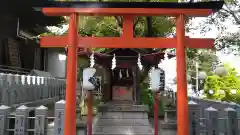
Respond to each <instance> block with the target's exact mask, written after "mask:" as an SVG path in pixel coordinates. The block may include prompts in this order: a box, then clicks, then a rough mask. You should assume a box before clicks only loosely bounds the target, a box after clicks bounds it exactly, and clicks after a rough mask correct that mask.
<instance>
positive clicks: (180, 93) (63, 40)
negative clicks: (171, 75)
mask: <svg viewBox="0 0 240 135" xmlns="http://www.w3.org/2000/svg"><path fill="white" fill-rule="evenodd" d="M223 4H224V2H223V1H213V2H197V3H168V2H165V3H159V2H154V3H146V2H145V3H141V2H130V3H124V2H115V3H113V2H102V3H98V2H53V3H52V5H45V7H44V8H43V9H42V12H43V13H44V14H46V15H49V16H70V21H69V30H68V35H67V36H46V37H41V38H40V44H41V47H66V46H68V55H67V58H68V60H67V89H66V113H65V115H66V116H65V128H64V134H65V135H75V134H76V71H77V48H98V47H99V48H100V47H101V48H176V58H177V126H178V127H177V134H178V135H188V134H189V128H188V126H189V124H188V123H189V122H188V97H187V81H186V80H187V78H186V53H185V49H186V48H213V44H214V40H213V39H199V38H192V39H191V38H189V37H186V36H185V26H184V18H185V16H194V17H199V16H201V17H203V16H208V15H210V14H212V13H213V12H214V10H219V9H221V8H222V6H223ZM78 15H91V16H92V15H100V16H123V35H122V36H121V37H81V36H79V35H78V27H77V25H78ZM160 15H164V16H174V17H176V37H174V38H163V37H158V38H146V37H138V38H136V37H134V35H133V33H134V32H133V19H134V16H160ZM89 126H90V125H89ZM89 128H91V126H90V127H89ZM90 135H91V133H90Z"/></svg>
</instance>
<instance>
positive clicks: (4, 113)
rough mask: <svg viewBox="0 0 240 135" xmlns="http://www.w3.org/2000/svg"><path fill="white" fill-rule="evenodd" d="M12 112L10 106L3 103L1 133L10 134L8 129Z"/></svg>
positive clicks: (0, 110) (0, 108) (2, 134)
mask: <svg viewBox="0 0 240 135" xmlns="http://www.w3.org/2000/svg"><path fill="white" fill-rule="evenodd" d="M9 113H10V107H8V106H5V105H1V106H0V135H8V134H9V132H8V131H7V130H6V128H8V124H9V123H8V119H7V117H8V115H9Z"/></svg>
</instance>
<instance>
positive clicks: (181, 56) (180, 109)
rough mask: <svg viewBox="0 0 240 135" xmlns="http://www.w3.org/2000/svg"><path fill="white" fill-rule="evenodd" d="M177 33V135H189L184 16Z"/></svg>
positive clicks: (178, 21)
mask: <svg viewBox="0 0 240 135" xmlns="http://www.w3.org/2000/svg"><path fill="white" fill-rule="evenodd" d="M176 27H177V28H176V31H177V47H176V59H177V126H178V128H177V134H178V135H189V127H188V126H189V124H188V123H189V121H188V97H187V76H186V52H185V51H186V50H185V39H184V37H185V36H184V35H185V29H184V15H179V16H178V17H177V21H176Z"/></svg>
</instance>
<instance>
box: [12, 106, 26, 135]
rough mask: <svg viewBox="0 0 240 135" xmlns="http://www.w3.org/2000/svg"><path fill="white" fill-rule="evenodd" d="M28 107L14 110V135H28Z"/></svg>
mask: <svg viewBox="0 0 240 135" xmlns="http://www.w3.org/2000/svg"><path fill="white" fill-rule="evenodd" d="M28 114H29V112H28V107H27V106H24V105H22V106H20V107H18V108H17V109H16V118H15V132H14V134H15V135H28V132H27V128H28Z"/></svg>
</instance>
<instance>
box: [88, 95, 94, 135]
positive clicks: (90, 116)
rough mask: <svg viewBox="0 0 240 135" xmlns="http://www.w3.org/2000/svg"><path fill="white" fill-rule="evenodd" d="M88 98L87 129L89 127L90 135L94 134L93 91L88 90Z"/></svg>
mask: <svg viewBox="0 0 240 135" xmlns="http://www.w3.org/2000/svg"><path fill="white" fill-rule="evenodd" d="M87 96H88V99H87V108H88V111H87V125H88V126H87V129H88V135H92V122H93V105H92V103H93V95H92V91H88V95H87Z"/></svg>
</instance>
